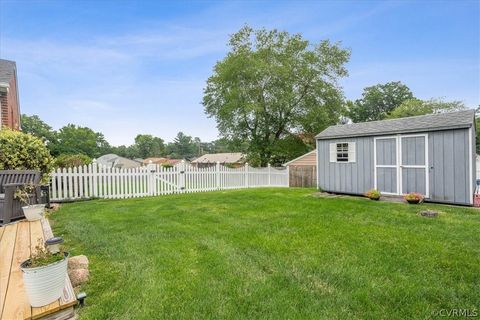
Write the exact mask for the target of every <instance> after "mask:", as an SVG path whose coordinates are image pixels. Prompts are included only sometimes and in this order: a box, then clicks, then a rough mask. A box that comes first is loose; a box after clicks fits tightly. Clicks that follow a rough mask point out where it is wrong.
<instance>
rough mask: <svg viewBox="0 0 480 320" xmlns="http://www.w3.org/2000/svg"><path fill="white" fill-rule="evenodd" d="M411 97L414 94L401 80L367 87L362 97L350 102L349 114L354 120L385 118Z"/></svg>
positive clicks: (363, 120)
mask: <svg viewBox="0 0 480 320" xmlns="http://www.w3.org/2000/svg"><path fill="white" fill-rule="evenodd" d="M409 99H413V94H412V92H411V91H410V89H409V88H408V87H407V86H406V85H404V84H403V83H401V82H400V81H397V82H388V83H385V84H377V85H375V86H371V87H366V88H365V89H363V93H362V98H360V99H357V100H355V102H350V103H349V112H348V116H349V118H350V119H351V120H352V121H353V122H365V121H374V120H383V119H386V118H387V117H389V116H390V113H391V112H392V111H393V110H394V109H395V108H397V107H398V106H400V105H401V104H402V103H403V102H405V101H406V100H409Z"/></svg>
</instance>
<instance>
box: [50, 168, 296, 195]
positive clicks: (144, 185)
mask: <svg viewBox="0 0 480 320" xmlns="http://www.w3.org/2000/svg"><path fill="white" fill-rule="evenodd" d="M51 178H52V179H51V181H52V182H51V185H50V199H51V200H52V201H64V200H75V199H88V198H112V199H114V198H116V199H118V198H136V197H147V196H157V195H164V194H172V193H186V192H201V191H212V190H225V189H240V188H253V187H288V184H289V181H288V179H289V173H288V168H274V167H271V166H268V167H266V168H253V167H250V166H249V165H248V164H247V165H245V166H244V167H240V168H235V169H234V168H228V167H225V166H223V165H221V164H219V163H217V164H216V165H214V166H212V167H209V168H197V167H194V166H191V165H190V164H187V163H184V162H182V163H180V164H178V165H177V166H174V167H169V168H168V167H163V166H161V165H155V164H149V165H147V166H145V167H139V168H132V169H118V168H109V167H104V166H101V165H99V164H96V163H93V164H90V165H88V166H87V165H85V166H79V167H74V168H61V169H60V168H58V169H57V170H56V171H55V172H53V173H52V174H51Z"/></svg>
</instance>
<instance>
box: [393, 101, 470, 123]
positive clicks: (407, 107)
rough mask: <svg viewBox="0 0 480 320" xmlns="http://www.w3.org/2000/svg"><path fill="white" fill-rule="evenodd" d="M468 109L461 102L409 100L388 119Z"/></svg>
mask: <svg viewBox="0 0 480 320" xmlns="http://www.w3.org/2000/svg"><path fill="white" fill-rule="evenodd" d="M464 109H466V107H465V105H464V104H463V102H461V101H443V100H441V99H430V100H420V99H417V98H413V99H408V100H405V101H404V102H402V104H401V105H399V106H398V107H396V108H395V109H394V110H393V111H392V112H391V113H390V115H389V116H388V118H390V119H393V118H404V117H412V116H422V115H425V114H434V113H445V112H453V111H460V110H464Z"/></svg>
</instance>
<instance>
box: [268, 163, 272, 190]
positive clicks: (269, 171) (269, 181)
mask: <svg viewBox="0 0 480 320" xmlns="http://www.w3.org/2000/svg"><path fill="white" fill-rule="evenodd" d="M271 185H272V166H271V165H270V163H269V164H268V186H269V187H270V186H271Z"/></svg>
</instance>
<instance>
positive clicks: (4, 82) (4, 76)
mask: <svg viewBox="0 0 480 320" xmlns="http://www.w3.org/2000/svg"><path fill="white" fill-rule="evenodd" d="M15 69H16V65H15V61H10V60H4V59H0V86H3V87H5V86H6V87H8V86H9V85H8V83H9V82H10V80H11V79H12V78H13V77H14V76H15Z"/></svg>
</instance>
